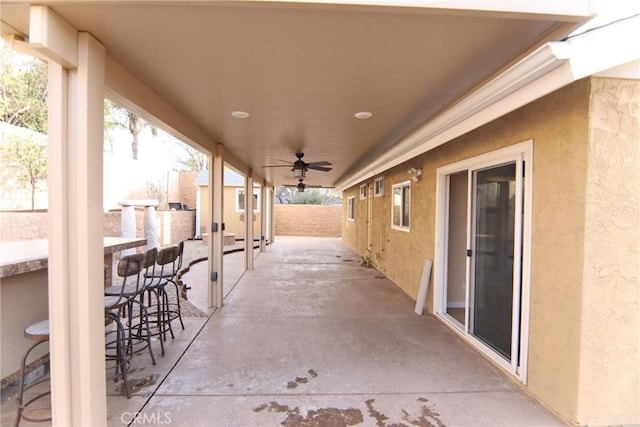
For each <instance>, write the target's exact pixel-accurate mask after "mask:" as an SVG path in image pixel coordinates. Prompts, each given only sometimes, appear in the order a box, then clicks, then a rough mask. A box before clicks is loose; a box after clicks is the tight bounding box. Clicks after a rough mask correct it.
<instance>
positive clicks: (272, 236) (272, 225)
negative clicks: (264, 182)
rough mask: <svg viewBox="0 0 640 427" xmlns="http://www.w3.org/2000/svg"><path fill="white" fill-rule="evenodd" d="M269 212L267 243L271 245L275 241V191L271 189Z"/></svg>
mask: <svg viewBox="0 0 640 427" xmlns="http://www.w3.org/2000/svg"><path fill="white" fill-rule="evenodd" d="M269 212H270V213H271V216H270V219H271V223H270V224H269V242H270V243H271V244H273V243H274V242H275V241H276V189H275V187H273V188H271V197H270V200H269Z"/></svg>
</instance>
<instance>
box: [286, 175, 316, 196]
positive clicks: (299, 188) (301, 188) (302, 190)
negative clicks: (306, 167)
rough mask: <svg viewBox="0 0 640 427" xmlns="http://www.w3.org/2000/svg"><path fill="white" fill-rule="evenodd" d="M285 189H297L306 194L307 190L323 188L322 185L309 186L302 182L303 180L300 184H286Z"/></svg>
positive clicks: (300, 180) (299, 181) (299, 180)
mask: <svg viewBox="0 0 640 427" xmlns="http://www.w3.org/2000/svg"><path fill="white" fill-rule="evenodd" d="M283 187H295V188H297V189H298V192H299V193H304V189H305V188H321V187H322V186H321V185H308V184H305V183H304V182H302V178H300V179H298V184H284V185H283Z"/></svg>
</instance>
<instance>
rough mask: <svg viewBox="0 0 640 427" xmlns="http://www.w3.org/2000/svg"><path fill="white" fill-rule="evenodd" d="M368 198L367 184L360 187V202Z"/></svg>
mask: <svg viewBox="0 0 640 427" xmlns="http://www.w3.org/2000/svg"><path fill="white" fill-rule="evenodd" d="M366 198H367V184H362V185H361V186H360V200H362V199H366Z"/></svg>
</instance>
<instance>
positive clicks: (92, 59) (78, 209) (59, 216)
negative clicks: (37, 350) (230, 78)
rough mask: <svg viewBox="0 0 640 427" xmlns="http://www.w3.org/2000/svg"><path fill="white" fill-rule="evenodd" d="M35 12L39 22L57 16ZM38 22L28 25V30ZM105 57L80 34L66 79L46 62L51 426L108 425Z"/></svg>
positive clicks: (64, 72) (52, 29)
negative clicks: (104, 183) (104, 203)
mask: <svg viewBox="0 0 640 427" xmlns="http://www.w3.org/2000/svg"><path fill="white" fill-rule="evenodd" d="M38 11H39V15H37V16H40V17H41V19H47V17H51V16H55V15H53V14H48V13H41V12H42V10H41V9H38ZM37 16H36V17H35V18H34V16H32V17H31V21H32V23H33V22H34V19H35V20H36V21H37ZM39 24H40V27H47V26H48V28H49V33H50V34H56V31H57V30H59V29H58V27H56V25H58V24H59V22H58V21H56V20H55V19H54V20H53V21H51V22H40V23H39ZM66 29H68V28H66V27H65V29H63V30H66ZM63 30H60V31H63ZM45 47H46V46H45ZM54 47H57V46H54ZM50 49H51V46H49V47H46V49H45V50H50ZM105 55H106V53H105V48H104V46H103V45H101V44H100V43H99V42H98V41H97V40H96V39H94V38H93V37H92V36H91V35H90V34H88V33H78V34H77V69H75V70H74V71H67V70H65V69H64V68H63V67H62V66H61V65H59V64H57V63H55V62H53V61H52V60H50V65H49V101H48V102H49V104H48V109H49V153H50V154H49V156H50V157H49V321H50V333H51V341H50V344H51V347H50V348H51V368H52V370H51V389H52V414H53V425H55V426H85V425H92V426H101V425H102V426H104V425H106V422H107V421H106V420H107V405H106V394H107V393H106V378H105V357H104V354H105V353H104V352H105V338H104V303H103V289H104V265H103V264H104V255H103V252H104V250H103V228H104V227H103V217H104V214H103V209H102V184H103V183H102V180H103V177H102V161H103V158H102V140H103V129H104V110H103V108H104V104H103V103H104V72H105Z"/></svg>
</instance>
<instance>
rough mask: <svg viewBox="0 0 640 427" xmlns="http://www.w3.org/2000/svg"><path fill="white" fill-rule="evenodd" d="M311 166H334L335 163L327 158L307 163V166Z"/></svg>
mask: <svg viewBox="0 0 640 427" xmlns="http://www.w3.org/2000/svg"><path fill="white" fill-rule="evenodd" d="M309 166H333V163H331V162H327V161H326V160H323V161H321V162H311V163H307V167H309Z"/></svg>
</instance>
